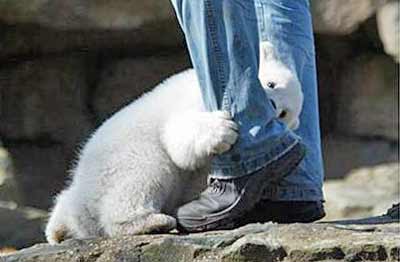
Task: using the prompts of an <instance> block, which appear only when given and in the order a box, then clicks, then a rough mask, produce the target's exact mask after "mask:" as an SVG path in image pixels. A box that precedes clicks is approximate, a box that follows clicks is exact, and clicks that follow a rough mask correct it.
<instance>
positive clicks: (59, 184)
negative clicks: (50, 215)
mask: <svg viewBox="0 0 400 262" xmlns="http://www.w3.org/2000/svg"><path fill="white" fill-rule="evenodd" d="M9 152H10V154H11V155H12V156H13V160H14V166H15V180H16V182H17V184H18V186H19V189H20V190H21V191H22V192H23V193H24V195H23V196H24V197H23V199H22V201H21V202H22V204H23V205H25V206H32V207H36V208H42V209H47V208H50V207H51V206H52V204H53V198H54V196H55V195H56V193H58V192H59V191H60V190H61V189H62V188H63V187H64V185H65V184H66V182H67V173H68V169H69V167H70V166H69V165H68V164H69V163H71V162H73V161H72V160H73V154H72V153H71V152H70V148H69V147H65V146H63V145H60V144H55V145H54V144H40V143H19V144H10V150H9ZM68 157H70V158H68Z"/></svg>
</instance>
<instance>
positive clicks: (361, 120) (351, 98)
mask: <svg viewBox="0 0 400 262" xmlns="http://www.w3.org/2000/svg"><path fill="white" fill-rule="evenodd" d="M397 70H398V68H397V66H396V65H395V64H394V62H393V61H392V59H390V58H389V57H387V56H383V55H380V56H376V55H364V56H361V57H359V58H357V59H355V60H354V61H351V62H349V63H348V65H347V66H346V67H345V69H344V70H343V73H342V75H341V83H340V84H339V86H340V87H341V89H340V93H339V95H338V97H337V103H338V104H339V105H340V106H339V107H338V112H337V117H338V119H337V129H338V130H339V131H341V132H343V133H346V134H351V135H359V136H369V137H374V136H375V137H384V138H387V139H389V140H395V141H398V139H399V137H398V135H399V133H398V125H399V99H398V97H399V93H398V85H399V82H398V75H397V74H398V72H397Z"/></svg>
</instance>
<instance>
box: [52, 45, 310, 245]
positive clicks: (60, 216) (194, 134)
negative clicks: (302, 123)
mask: <svg viewBox="0 0 400 262" xmlns="http://www.w3.org/2000/svg"><path fill="white" fill-rule="evenodd" d="M268 48H269V49H268V50H267V51H266V52H272V51H273V50H272V49H271V48H270V46H269V47H268ZM264 54H265V56H264V57H263V58H262V59H263V60H261V61H262V63H265V65H262V66H261V70H265V72H260V77H261V78H262V79H263V80H262V81H263V82H266V81H267V82H268V83H270V82H271V83H274V84H275V86H276V88H272V87H265V89H266V92H267V93H268V94H270V96H271V98H272V99H276V100H277V101H275V102H274V103H275V105H276V108H277V110H287V114H286V115H285V116H284V117H283V119H282V120H283V121H287V123H288V124H289V125H290V126H292V127H295V126H296V125H297V124H298V120H296V119H298V114H297V115H296V112H298V111H297V110H292V108H296V109H297V108H301V104H300V105H296V106H293V105H292V104H295V103H302V94H301V89H300V84H299V83H298V82H296V81H297V80H296V79H297V78H296V77H295V75H294V74H291V72H290V71H289V70H288V69H287V68H286V67H285V66H284V65H283V64H281V63H278V62H275V61H269V59H274V56H271V55H270V54H268V55H267V53H264ZM275 67H276V68H275ZM279 74H282V76H277V75H279ZM269 85H271V84H269ZM281 89H282V91H281ZM283 89H296V90H292V91H289V90H286V91H284V90H283ZM285 95H287V96H288V97H284V96H285ZM300 97H301V99H299V98H300ZM293 119H294V120H293ZM296 123H297V124H296ZM237 130H238V127H237V125H236V124H235V122H233V121H232V119H231V117H230V115H229V114H228V113H227V112H222V111H216V112H206V111H205V109H204V107H203V104H202V99H201V94H200V87H199V83H198V80H197V77H196V74H195V72H194V70H193V69H189V70H187V71H184V72H181V73H179V74H176V75H174V76H172V77H170V78H169V79H167V80H166V81H164V82H163V83H161V84H159V85H158V86H157V87H155V89H154V90H152V91H151V92H148V93H147V94H144V95H143V96H142V97H140V98H139V99H137V100H136V101H133V102H132V103H130V104H129V105H127V106H125V107H124V108H122V109H121V110H120V111H119V112H117V113H116V114H114V115H113V116H112V117H111V118H109V119H108V120H106V121H105V122H104V123H103V124H102V125H101V126H100V127H99V128H98V129H97V130H96V131H95V132H94V133H93V134H92V136H91V137H90V139H89V140H88V141H87V143H86V144H85V146H84V147H83V149H82V151H81V152H80V155H79V158H78V161H77V164H76V166H75V167H74V168H73V170H72V172H71V175H72V176H71V182H70V184H69V185H68V187H67V188H66V189H64V190H63V191H62V192H61V193H60V194H59V195H58V196H57V198H56V202H55V206H54V208H53V210H52V212H51V216H50V219H49V221H48V223H47V227H46V232H45V233H46V238H47V241H48V242H49V243H52V244H54V243H59V242H61V241H63V240H64V239H66V238H79V239H81V238H88V237H95V236H118V235H123V234H144V233H152V232H168V231H170V230H171V229H174V228H175V227H176V221H175V218H174V217H173V216H172V214H173V212H174V211H175V210H176V208H177V207H179V206H180V205H182V204H184V203H185V202H188V201H190V200H192V199H194V198H195V197H196V196H197V195H198V193H199V192H201V190H203V189H204V187H205V186H206V179H207V175H208V170H209V168H208V163H209V161H210V157H211V156H212V155H213V154H220V153H223V152H225V151H227V150H229V149H230V147H231V146H232V145H233V144H234V143H235V141H236V139H237V137H238V134H237Z"/></svg>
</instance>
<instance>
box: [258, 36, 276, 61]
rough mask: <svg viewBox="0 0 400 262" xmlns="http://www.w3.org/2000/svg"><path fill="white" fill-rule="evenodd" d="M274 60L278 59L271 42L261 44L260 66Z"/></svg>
mask: <svg viewBox="0 0 400 262" xmlns="http://www.w3.org/2000/svg"><path fill="white" fill-rule="evenodd" d="M274 59H276V57H275V50H274V46H273V45H272V44H271V42H268V41H262V42H260V65H261V64H263V62H264V61H270V60H274Z"/></svg>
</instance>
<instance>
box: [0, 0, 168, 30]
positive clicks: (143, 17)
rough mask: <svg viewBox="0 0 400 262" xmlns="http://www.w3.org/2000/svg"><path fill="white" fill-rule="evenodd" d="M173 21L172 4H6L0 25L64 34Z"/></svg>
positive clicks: (7, 0)
mask: <svg viewBox="0 0 400 262" xmlns="http://www.w3.org/2000/svg"><path fill="white" fill-rule="evenodd" d="M171 17H173V12H172V7H171V4H170V2H169V1H158V0H147V1H145V2H142V1H126V0H116V1H101V0H90V1H82V0H71V1H67V2H65V1H63V0H53V1H48V0H44V1H43V0H20V1H17V2H16V1H13V0H4V1H1V2H0V21H2V22H4V23H7V24H39V25H41V26H45V27H52V28H57V29H61V30H66V29H76V28H79V29H81V28H86V29H97V28H101V29H111V28H113V29H129V28H138V27H140V26H143V25H144V24H146V23H151V22H155V21H160V20H164V19H166V18H171Z"/></svg>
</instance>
